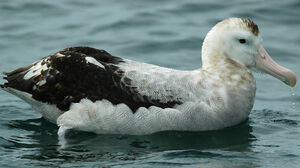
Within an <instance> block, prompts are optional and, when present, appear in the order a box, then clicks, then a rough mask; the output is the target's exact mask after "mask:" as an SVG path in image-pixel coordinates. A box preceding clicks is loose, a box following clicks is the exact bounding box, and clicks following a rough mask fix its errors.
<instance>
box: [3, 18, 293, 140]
mask: <svg viewBox="0 0 300 168" xmlns="http://www.w3.org/2000/svg"><path fill="white" fill-rule="evenodd" d="M202 65H203V66H202V68H201V69H196V70H192V71H180V70H175V69H170V68H165V67H160V66H156V65H151V64H147V63H141V62H136V61H132V60H128V59H122V58H119V57H115V56H112V55H110V54H109V53H108V52H106V51H104V50H98V49H95V48H90V47H71V48H66V49H63V50H61V51H58V52H56V53H54V54H52V55H49V56H47V57H44V58H42V59H41V60H39V61H37V62H35V63H33V64H31V65H29V66H25V67H22V68H19V69H16V70H14V71H12V72H8V73H4V74H5V77H4V79H6V80H7V82H6V83H4V84H2V85H0V86H1V88H2V89H3V90H5V91H7V92H9V93H11V94H13V95H15V96H17V97H19V98H21V99H23V100H24V101H25V102H27V103H28V104H30V105H31V106H32V108H33V109H34V110H36V111H38V112H39V113H41V114H42V116H43V117H44V118H46V119H47V120H49V121H51V122H53V123H56V124H57V125H58V126H59V127H60V128H59V131H58V132H64V131H66V130H68V129H75V130H81V131H89V132H94V133H99V134H131V135H142V134H151V133H154V132H158V131H167V130H177V131H207V130H217V129H222V128H225V127H230V126H234V125H237V124H239V123H241V122H243V121H244V120H246V119H247V117H248V115H249V113H250V111H251V109H252V107H253V104H254V98H255V91H256V84H255V79H254V77H253V75H252V73H251V70H255V71H260V72H264V73H268V74H270V75H272V76H274V77H276V78H278V79H279V80H281V81H283V82H284V83H286V84H287V85H289V86H291V87H293V86H295V84H296V76H295V74H294V73H293V72H292V71H291V70H289V69H286V68H284V67H281V66H279V65H278V64H277V63H275V62H274V61H273V60H272V58H271V57H270V56H269V55H268V53H267V52H266V50H265V49H264V48H263V46H262V38H261V35H260V32H259V29H258V27H257V25H256V24H255V23H254V22H253V21H251V20H250V19H244V18H228V19H225V20H223V21H221V22H219V23H217V24H216V25H215V26H214V27H213V28H212V29H211V30H210V31H209V32H208V34H207V36H206V37H205V39H204V42H203V46H202Z"/></svg>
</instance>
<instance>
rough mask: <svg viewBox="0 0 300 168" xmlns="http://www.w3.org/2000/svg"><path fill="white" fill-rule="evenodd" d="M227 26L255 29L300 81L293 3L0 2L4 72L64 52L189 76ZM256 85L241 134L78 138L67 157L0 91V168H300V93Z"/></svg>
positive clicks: (30, 114) (49, 127) (265, 79)
mask: <svg viewBox="0 0 300 168" xmlns="http://www.w3.org/2000/svg"><path fill="white" fill-rule="evenodd" d="M233 16H235V17H247V18H251V19H252V20H254V21H255V22H256V23H257V24H258V25H259V28H260V32H261V34H262V36H263V39H264V46H265V48H266V49H267V51H268V52H269V54H270V55H271V56H272V57H273V59H274V60H275V61H277V62H278V63H280V64H281V65H283V66H286V67H288V68H290V69H292V70H293V71H294V72H295V73H296V74H297V75H298V77H299V74H300V1H299V0H263V1H262V0H226V1H225V0H224V1H223V0H126V1H125V0H101V1H100V0H86V1H84V0H64V1H62V0H51V1H50V0H49V1H45V0H44V1H42V0H1V1H0V71H1V72H3V71H11V70H14V69H15V68H18V67H21V66H24V65H28V64H30V63H32V62H34V61H36V60H38V59H40V58H42V57H44V56H47V55H49V54H51V53H54V52H56V51H58V50H60V49H63V48H65V47H70V46H91V47H95V48H99V49H105V50H106V51H108V52H109V53H111V54H112V55H115V56H119V57H122V58H127V59H132V60H136V61H143V62H147V63H152V64H157V65H160V66H166V67H170V68H176V69H182V70H192V69H196V68H199V67H200V66H201V45H202V42H203V39H204V37H205V35H206V33H207V32H208V31H209V30H210V28H211V27H212V26H214V25H215V24H216V23H217V22H218V21H220V20H222V19H224V18H227V17H233ZM255 76H256V79H257V95H256V99H255V105H254V108H253V110H252V112H251V114H250V116H249V120H248V121H245V122H244V123H242V124H240V125H238V126H235V127H232V128H227V129H224V130H219V131H210V132H162V133H156V134H153V135H146V136H127V135H95V134H91V133H84V132H75V131H74V132H71V133H70V134H69V136H68V137H67V143H68V145H67V146H66V148H61V146H60V144H59V141H58V136H57V129H58V128H57V126H56V125H54V124H51V123H49V122H48V121H46V120H45V119H43V118H41V115H40V114H38V113H37V112H35V111H34V110H33V109H32V108H31V107H30V106H29V105H27V104H26V103H24V102H23V101H22V100H20V99H19V98H17V97H14V96H12V95H10V94H8V93H6V92H4V91H2V90H0V167H1V168H2V167H3V168H8V167H18V168H19V167H22V168H26V167H62V168H65V167H70V168H76V167H78V168H85V167H88V168H93V167H95V168H96V167H97V168H98V167H106V168H110V167H112V168H117V167H119V168H123V167H149V168H154V167H169V168H174V167H195V168H253V167H264V168H299V167H300V102H299V101H300V93H299V91H300V86H299V84H298V85H296V87H295V88H293V89H291V88H290V87H288V86H287V85H285V84H284V83H282V82H281V81H279V80H277V79H275V78H273V77H270V76H267V75H263V74H256V75H255ZM3 82H4V80H3V79H2V78H1V79H0V83H3Z"/></svg>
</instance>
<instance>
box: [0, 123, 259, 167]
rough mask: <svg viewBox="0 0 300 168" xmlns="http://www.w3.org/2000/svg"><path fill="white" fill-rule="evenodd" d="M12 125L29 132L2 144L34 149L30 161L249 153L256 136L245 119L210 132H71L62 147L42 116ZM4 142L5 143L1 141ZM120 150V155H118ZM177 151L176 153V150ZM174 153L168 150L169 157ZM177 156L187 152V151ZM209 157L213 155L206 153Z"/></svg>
mask: <svg viewBox="0 0 300 168" xmlns="http://www.w3.org/2000/svg"><path fill="white" fill-rule="evenodd" d="M7 125H8V127H9V128H13V129H18V130H26V131H30V132H31V134H30V135H27V136H25V137H23V136H18V135H16V136H13V137H11V138H10V139H9V140H7V141H8V144H9V145H7V146H6V145H3V146H4V147H5V148H7V149H14V148H23V149H32V150H34V151H35V152H34V154H28V155H23V156H22V158H25V159H30V160H42V161H50V162H51V161H52V160H53V159H54V158H55V159H58V160H60V161H62V160H63V161H68V160H70V159H71V160H72V161H74V159H75V160H77V161H80V160H82V161H86V159H88V160H89V161H92V160H94V161H96V160H98V161H99V160H103V161H105V160H107V159H114V160H123V159H126V160H135V159H137V158H138V157H142V156H144V155H145V154H151V153H153V152H160V151H171V150H189V149H191V150H192V151H194V152H196V153H197V152H198V151H199V155H202V154H201V152H200V151H201V150H210V149H223V150H228V151H236V152H246V151H249V150H250V148H251V143H252V141H255V139H256V138H255V136H253V135H252V134H251V132H252V127H251V126H250V125H249V122H248V121H246V122H244V123H242V124H240V125H238V126H235V127H231V128H227V129H224V130H219V131H209V132H173V131H172V132H160V133H156V134H152V135H145V136H129V135H96V134H92V133H85V132H77V131H71V132H69V133H68V134H67V135H66V139H67V143H68V144H67V147H66V148H64V149H61V148H60V145H59V142H58V136H57V129H58V128H57V126H56V125H54V124H51V123H49V122H48V121H46V120H45V119H43V118H38V119H29V120H14V121H11V122H9V123H8V124H7ZM24 138H26V139H28V141H30V142H33V143H22V142H19V139H24ZM2 144H5V143H2ZM118 153H119V154H118ZM175 154H176V153H175ZM172 155H173V154H172V153H169V154H168V155H166V156H167V157H171V156H172ZM178 155H185V152H183V153H179V154H178ZM206 157H210V156H206Z"/></svg>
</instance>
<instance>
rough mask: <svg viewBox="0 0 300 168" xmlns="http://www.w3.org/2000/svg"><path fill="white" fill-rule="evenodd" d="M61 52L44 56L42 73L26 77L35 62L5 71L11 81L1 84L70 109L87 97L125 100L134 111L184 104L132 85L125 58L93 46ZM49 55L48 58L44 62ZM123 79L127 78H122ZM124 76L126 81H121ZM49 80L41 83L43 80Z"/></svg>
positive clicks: (94, 99)
mask: <svg viewBox="0 0 300 168" xmlns="http://www.w3.org/2000/svg"><path fill="white" fill-rule="evenodd" d="M57 53H60V54H63V55H65V56H63V57H61V56H57V54H56V53H55V54H53V55H50V56H48V57H45V58H44V59H43V62H42V64H46V65H47V67H48V69H47V70H45V71H42V72H41V75H38V76H35V77H32V78H30V79H28V80H24V75H25V74H26V73H27V71H28V69H29V68H31V67H32V66H34V64H33V65H30V66H27V67H22V68H19V69H17V70H15V71H12V72H9V73H5V75H6V77H5V78H6V79H7V81H8V82H7V83H5V84H4V85H1V87H12V88H15V89H17V90H21V91H25V92H28V93H30V94H32V97H33V98H34V99H36V100H38V101H42V102H47V103H50V104H56V106H57V107H58V108H59V109H60V110H62V111H67V110H69V108H70V105H71V103H77V102H79V101H80V100H81V99H83V98H87V99H90V100H92V101H96V100H102V99H107V100H109V101H110V102H112V103H113V104H119V103H125V104H126V105H128V106H129V107H130V108H131V109H132V111H133V112H135V111H136V110H137V109H138V108H139V107H149V106H151V105H156V106H159V107H162V108H166V107H172V106H174V105H175V104H181V103H180V102H177V101H172V102H168V103H161V102H160V101H159V100H150V99H149V98H148V97H145V96H141V95H139V93H138V92H137V91H136V90H135V88H133V87H131V86H130V83H131V80H130V79H128V78H126V77H124V72H123V71H122V69H120V68H119V67H118V64H119V63H122V62H124V60H123V59H121V58H118V57H114V56H112V55H110V54H109V53H107V52H106V51H104V50H98V49H94V48H90V47H71V48H66V49H64V50H61V51H59V52H57ZM85 57H93V58H95V59H96V60H97V61H98V62H99V63H101V64H102V65H103V66H104V67H105V69H104V68H101V67H99V66H97V65H94V64H91V63H87V62H86V60H85ZM46 58H48V61H44V60H45V59H46ZM122 78H123V79H122ZM121 79H122V80H121ZM41 80H46V83H45V84H43V85H41V86H38V85H36V84H37V83H38V82H39V81H41Z"/></svg>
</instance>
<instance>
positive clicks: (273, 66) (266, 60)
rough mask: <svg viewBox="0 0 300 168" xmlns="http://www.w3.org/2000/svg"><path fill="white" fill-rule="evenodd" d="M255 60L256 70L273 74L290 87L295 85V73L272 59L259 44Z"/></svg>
mask: <svg viewBox="0 0 300 168" xmlns="http://www.w3.org/2000/svg"><path fill="white" fill-rule="evenodd" d="M255 62H256V68H257V69H258V70H261V71H263V72H266V73H268V74H270V75H272V76H274V77H275V78H277V79H279V80H281V81H283V82H284V83H285V84H287V85H289V86H291V87H294V86H295V85H296V82H297V79H296V75H295V73H294V72H292V71H291V70H289V69H287V68H284V67H282V66H280V65H278V64H277V63H276V62H275V61H273V59H272V58H271V57H270V55H269V54H268V53H267V51H266V50H265V49H264V47H263V46H262V45H259V48H258V54H257V55H255Z"/></svg>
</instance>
